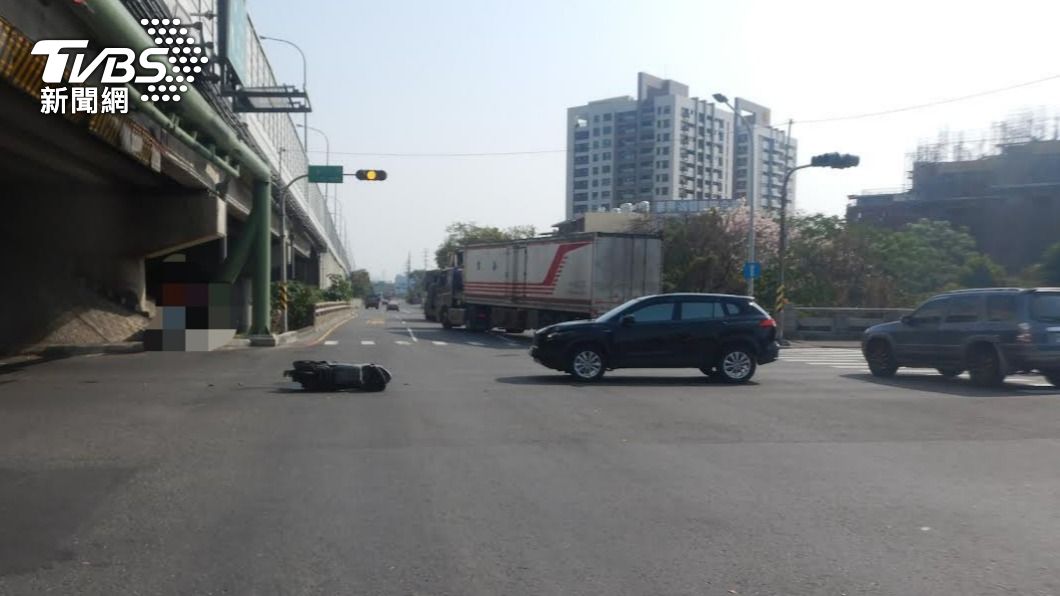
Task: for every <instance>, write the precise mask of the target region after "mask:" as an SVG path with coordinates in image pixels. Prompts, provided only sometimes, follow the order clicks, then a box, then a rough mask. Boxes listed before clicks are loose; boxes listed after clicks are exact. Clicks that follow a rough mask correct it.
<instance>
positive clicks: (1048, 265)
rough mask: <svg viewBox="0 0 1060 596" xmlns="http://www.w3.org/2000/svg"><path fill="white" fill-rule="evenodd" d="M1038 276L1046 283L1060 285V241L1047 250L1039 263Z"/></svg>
mask: <svg viewBox="0 0 1060 596" xmlns="http://www.w3.org/2000/svg"><path fill="white" fill-rule="evenodd" d="M1038 277H1039V278H1040V279H1041V283H1043V284H1045V285H1050V286H1060V242H1057V243H1056V244H1054V245H1052V246H1050V247H1049V248H1047V249H1046V250H1045V254H1043V255H1042V262H1041V264H1039V265H1038Z"/></svg>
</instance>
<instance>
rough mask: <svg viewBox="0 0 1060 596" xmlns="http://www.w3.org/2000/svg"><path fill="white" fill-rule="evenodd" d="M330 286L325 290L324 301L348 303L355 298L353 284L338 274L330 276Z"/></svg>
mask: <svg viewBox="0 0 1060 596" xmlns="http://www.w3.org/2000/svg"><path fill="white" fill-rule="evenodd" d="M328 281H329V282H330V285H329V286H328V289H326V290H324V294H323V297H324V300H327V301H329V302H348V301H349V300H350V299H351V298H353V284H352V283H351V282H350V278H348V277H346V276H345V275H341V274H338V273H332V274H331V275H328Z"/></svg>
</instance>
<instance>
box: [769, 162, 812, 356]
mask: <svg viewBox="0 0 1060 596" xmlns="http://www.w3.org/2000/svg"><path fill="white" fill-rule="evenodd" d="M812 167H815V166H814V165H813V164H805V165H801V166H796V167H794V168H789V169H788V171H787V172H786V173H785V174H784V184H783V185H782V186H781V187H780V258H779V259H778V260H779V261H780V292H781V297H782V298H784V302H782V303H781V305H780V312H779V313H777V314H778V315H779V316H778V318H779V319H780V321H779V323H780V324H779V325H777V341H778V342H780V344H781V345H784V343H785V340H784V318H785V317H784V314H785V313H786V312H788V305H787V288H785V287H784V272H785V268H786V267H785V265H786V260H787V256H788V182H789V181H790V180H791V175H792V174H794V173H795V172H797V171H799V170H801V169H804V168H812Z"/></svg>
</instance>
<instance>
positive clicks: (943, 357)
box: [861, 288, 1060, 386]
mask: <svg viewBox="0 0 1060 596" xmlns="http://www.w3.org/2000/svg"><path fill="white" fill-rule="evenodd" d="M861 351H862V353H863V354H864V355H865V360H866V361H867V362H868V364H869V370H871V371H872V374H874V375H876V376H877V377H889V376H892V375H894V373H895V371H897V370H898V367H900V366H906V367H911V368H935V369H938V371H939V372H940V373H942V374H943V375H945V376H947V377H955V376H957V375H959V374H961V373H962V372H964V371H968V374H969V376H971V378H972V382H973V383H975V384H977V385H984V386H990V385H1000V384H1001V383H1002V382H1003V381H1004V380H1005V376H1006V375H1010V374H1014V373H1021V372H1032V371H1038V372H1040V373H1042V374H1043V375H1045V378H1047V379H1048V380H1049V382H1050V383H1052V384H1053V385H1056V386H1060V288H1034V289H1024V288H989V289H980V290H959V291H956V292H949V293H946V294H941V295H939V296H935V297H934V298H931V299H930V300H928V301H927V302H925V303H923V304H921V305H920V307H919V308H917V309H916V311H914V312H913V313H912V314H908V315H906V316H904V317H902V320H900V321H895V322H893V323H883V324H882V325H875V326H873V327H869V328H868V329H866V330H865V335H864V337H863V338H862V341H861Z"/></svg>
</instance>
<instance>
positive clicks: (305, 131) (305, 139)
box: [258, 35, 309, 164]
mask: <svg viewBox="0 0 1060 596" xmlns="http://www.w3.org/2000/svg"><path fill="white" fill-rule="evenodd" d="M258 38H259V39H263V40H266V41H275V42H279V43H284V44H287V45H289V46H291V47H292V48H294V49H296V50H298V54H299V55H301V56H302V92H303V93H305V94H306V97H307V98H308V97H309V88H308V87H306V79H307V78H308V74H307V73H308V68H307V63H306V59H305V52H303V51H302V48H300V47H298V44H296V43H294V42H293V41H289V40H286V39H281V38H279V37H268V36H265V35H260V36H258ZM302 149H304V150H305V155H306V158H305V159H306V163H307V164H308V163H309V112H302Z"/></svg>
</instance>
